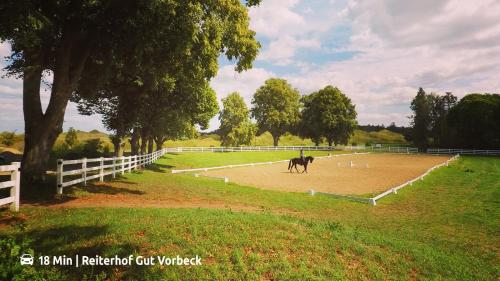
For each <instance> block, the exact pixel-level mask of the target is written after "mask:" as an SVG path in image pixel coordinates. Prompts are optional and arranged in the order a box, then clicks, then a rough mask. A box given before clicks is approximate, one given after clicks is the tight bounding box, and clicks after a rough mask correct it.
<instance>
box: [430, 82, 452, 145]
mask: <svg viewBox="0 0 500 281" xmlns="http://www.w3.org/2000/svg"><path fill="white" fill-rule="evenodd" d="M427 99H428V101H429V105H430V109H431V111H430V118H431V130H430V136H431V137H432V143H433V145H434V146H445V145H447V144H449V141H450V139H449V132H448V126H447V122H446V116H447V115H448V111H449V110H450V108H451V107H453V106H454V105H455V104H456V102H457V97H455V96H454V95H453V94H452V93H451V92H447V93H446V94H445V95H444V96H439V95H437V94H435V93H431V94H430V95H427Z"/></svg>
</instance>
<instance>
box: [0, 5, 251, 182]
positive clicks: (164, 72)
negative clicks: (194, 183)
mask: <svg viewBox="0 0 500 281" xmlns="http://www.w3.org/2000/svg"><path fill="white" fill-rule="evenodd" d="M259 2H260V1H259V0H247V1H223V2H221V1H189V0H188V1H157V0H144V1H132V0H120V1H115V0H112V1H93V0H82V1H69V0H62V1H31V0H4V1H0V42H4V41H6V42H9V43H10V45H11V48H12V53H11V55H10V57H9V60H8V62H9V65H8V66H7V68H6V70H7V71H8V74H9V75H12V76H15V77H19V78H22V79H23V112H24V120H25V146H24V147H25V148H24V154H23V160H22V175H23V182H24V183H32V182H34V181H37V180H39V179H43V175H44V174H45V170H46V166H47V162H48V159H49V153H50V151H51V149H52V147H53V146H54V143H55V140H56V138H57V136H58V135H59V134H60V133H61V132H62V124H63V121H64V115H65V111H66V106H67V104H68V102H69V101H70V99H71V100H73V101H75V102H77V103H79V109H80V111H81V112H82V113H85V114H94V113H99V114H102V115H103V119H104V124H105V125H106V127H107V129H109V130H112V131H114V133H115V137H114V138H113V140H114V143H115V148H118V149H119V147H120V142H122V141H123V139H124V138H125V137H126V136H128V135H130V136H131V145H132V147H133V153H137V152H139V151H143V152H144V151H146V149H148V148H149V149H150V150H151V149H152V144H153V142H154V141H157V143H158V144H161V142H162V140H164V139H165V138H168V137H172V136H174V137H175V136H176V135H178V134H188V133H189V132H191V131H192V128H193V127H192V126H193V125H194V124H197V125H200V126H201V127H204V126H206V125H207V122H208V120H209V119H210V117H212V116H213V115H214V114H216V112H217V111H218V108H217V102H216V99H215V94H214V92H213V91H212V90H211V89H210V87H209V80H210V79H211V78H212V77H214V76H215V75H216V73H217V69H218V58H219V56H220V55H221V54H225V55H226V57H227V58H228V59H229V60H232V61H235V62H236V70H237V71H243V70H245V69H248V68H251V66H252V61H253V60H254V59H255V57H256V56H257V53H258V49H259V46H260V45H259V43H258V42H257V41H256V40H255V32H254V31H252V30H250V29H249V16H248V10H247V7H248V6H254V5H257V4H259ZM46 73H52V75H53V81H52V83H50V100H49V103H48V106H47V108H46V110H45V111H44V110H43V107H42V103H41V99H40V90H41V84H42V85H43V77H44V74H46ZM139 139H142V141H141V142H140V146H139Z"/></svg>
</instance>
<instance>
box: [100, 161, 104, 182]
mask: <svg viewBox="0 0 500 281" xmlns="http://www.w3.org/2000/svg"><path fill="white" fill-rule="evenodd" d="M99 181H104V157H101V161H100V169H99Z"/></svg>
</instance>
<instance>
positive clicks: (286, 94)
mask: <svg viewBox="0 0 500 281" xmlns="http://www.w3.org/2000/svg"><path fill="white" fill-rule="evenodd" d="M222 104H223V109H222V111H221V112H220V115H219V120H220V123H221V126H220V129H219V134H220V135H221V139H222V145H224V146H238V145H248V144H250V143H251V142H252V141H253V139H254V137H255V135H256V133H257V134H260V133H263V132H266V131H268V132H269V133H271V135H272V136H273V143H274V145H275V146H277V145H278V142H279V139H280V137H281V136H282V135H283V134H285V133H286V132H291V133H297V134H299V135H300V136H302V137H307V138H311V139H312V140H313V141H314V143H315V144H316V145H319V144H320V143H321V142H322V141H323V139H324V140H326V141H327V142H328V144H329V145H332V144H334V143H335V144H347V142H348V140H349V137H350V136H351V135H352V133H353V132H354V129H355V127H356V124H357V123H356V115H357V114H356V110H355V106H354V105H353V104H352V102H351V100H350V99H349V98H348V97H347V96H345V95H344V94H343V93H342V92H341V91H340V90H339V89H338V88H335V87H332V86H326V87H325V88H324V89H321V90H319V91H318V92H314V93H311V94H309V95H305V96H302V97H301V95H300V93H299V92H298V91H297V90H296V89H294V88H293V87H292V86H291V85H290V84H289V83H288V82H287V81H286V80H284V79H277V78H271V79H268V80H266V81H265V83H264V85H262V86H261V87H260V88H259V89H257V91H256V92H255V94H254V96H253V99H252V106H253V107H252V109H251V110H249V109H248V108H247V106H246V104H245V102H244V100H243V98H242V97H241V96H240V94H238V93H236V92H234V93H231V94H230V95H228V96H227V97H226V98H224V99H223V100H222ZM250 118H253V119H254V120H255V121H256V123H255V124H253V123H252V122H251V120H250Z"/></svg>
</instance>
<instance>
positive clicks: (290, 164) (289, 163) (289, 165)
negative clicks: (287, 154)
mask: <svg viewBox="0 0 500 281" xmlns="http://www.w3.org/2000/svg"><path fill="white" fill-rule="evenodd" d="M291 168H292V159H290V162H288V170H290V169H291Z"/></svg>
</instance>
